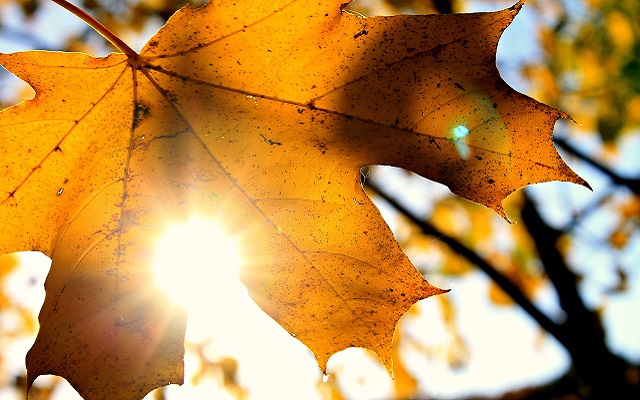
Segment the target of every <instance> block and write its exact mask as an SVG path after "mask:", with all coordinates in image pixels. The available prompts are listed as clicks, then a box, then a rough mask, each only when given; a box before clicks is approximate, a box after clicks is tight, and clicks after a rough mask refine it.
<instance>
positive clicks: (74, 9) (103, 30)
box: [52, 0, 138, 58]
mask: <svg viewBox="0 0 640 400" xmlns="http://www.w3.org/2000/svg"><path fill="white" fill-rule="evenodd" d="M52 1H53V2H54V3H56V4H57V5H59V6H60V7H63V8H64V9H66V10H67V11H69V12H70V13H72V14H73V15H75V16H76V17H78V18H80V19H81V20H83V21H84V22H86V23H87V25H89V26H90V27H92V28H93V29H94V30H95V31H96V32H98V33H99V34H101V35H102V37H104V38H105V39H107V40H108V41H109V42H110V43H111V44H112V45H114V46H115V47H116V48H117V49H118V50H120V51H121V52H123V53H124V54H126V55H127V56H129V57H130V58H131V57H132V58H137V57H138V53H136V52H135V51H134V50H133V49H132V48H131V47H129V45H127V44H126V43H125V42H123V41H122V39H120V38H119V37H118V36H117V35H116V34H115V33H113V32H111V31H110V30H109V28H107V27H106V26H104V25H102V24H101V23H100V22H98V21H97V20H96V19H95V18H93V17H92V16H91V15H89V14H87V13H86V12H85V11H84V10H82V9H81V8H79V7H78V6H75V5H73V4H71V3H69V2H68V1H67V0H52Z"/></svg>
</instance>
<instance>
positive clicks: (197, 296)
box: [155, 218, 244, 310]
mask: <svg viewBox="0 0 640 400" xmlns="http://www.w3.org/2000/svg"><path fill="white" fill-rule="evenodd" d="M241 263H242V259H241V256H240V251H239V249H238V243H236V241H235V240H233V238H231V237H229V236H228V235H227V234H226V233H225V232H224V231H223V230H222V228H221V227H220V225H219V224H217V223H216V222H215V221H211V220H206V219H202V218H192V219H190V220H189V221H187V222H186V223H183V224H177V225H173V226H170V227H169V228H168V229H167V231H166V232H165V233H164V235H163V236H162V237H161V239H160V240H159V241H158V244H157V251H156V261H155V271H156V280H157V284H158V286H159V287H160V288H161V289H163V290H164V291H165V292H166V293H167V294H168V295H169V296H170V297H171V298H172V299H173V300H174V301H175V302H177V303H180V304H182V305H184V306H185V307H186V308H187V310H193V309H198V308H199V307H201V306H202V305H203V304H209V305H211V304H219V303H217V302H218V301H229V298H230V296H233V295H234V292H237V291H238V290H243V288H244V286H242V284H241V283H240V280H239V279H238V275H237V273H238V269H239V268H240V266H241Z"/></svg>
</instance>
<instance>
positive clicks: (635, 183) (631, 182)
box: [554, 138, 640, 195]
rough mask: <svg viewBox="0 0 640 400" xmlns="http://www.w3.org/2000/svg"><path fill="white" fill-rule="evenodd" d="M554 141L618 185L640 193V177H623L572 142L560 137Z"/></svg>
mask: <svg viewBox="0 0 640 400" xmlns="http://www.w3.org/2000/svg"><path fill="white" fill-rule="evenodd" d="M554 142H555V143H556V144H557V145H558V146H559V147H561V148H562V149H563V150H564V151H566V152H567V153H569V154H571V155H573V156H575V157H578V158H579V159H580V160H582V161H584V162H586V163H587V164H589V165H591V166H592V167H594V168H596V169H597V170H598V171H600V172H602V173H603V174H605V175H607V176H608V177H609V178H611V180H612V181H613V182H614V183H615V184H617V185H621V186H626V187H628V188H629V189H631V191H632V192H633V193H635V194H637V195H640V179H629V178H625V177H622V176H620V175H618V174H617V173H615V172H614V171H612V170H611V169H609V168H608V167H606V166H605V165H604V164H601V163H600V162H599V161H596V160H594V159H593V158H591V157H589V156H588V155H586V154H584V153H583V152H581V151H580V150H578V149H576V148H575V147H573V146H572V145H571V144H569V142H567V141H566V140H564V139H560V138H554Z"/></svg>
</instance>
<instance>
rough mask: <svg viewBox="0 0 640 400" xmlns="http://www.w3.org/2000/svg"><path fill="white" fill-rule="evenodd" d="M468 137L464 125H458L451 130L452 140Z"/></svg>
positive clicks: (467, 129) (467, 131) (467, 130)
mask: <svg viewBox="0 0 640 400" xmlns="http://www.w3.org/2000/svg"><path fill="white" fill-rule="evenodd" d="M468 135H469V128H467V127H466V126H464V125H458V126H456V127H455V128H453V140H456V141H457V140H460V139H462V138H465V137H467V136H468Z"/></svg>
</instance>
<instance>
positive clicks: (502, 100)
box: [0, 0, 586, 399]
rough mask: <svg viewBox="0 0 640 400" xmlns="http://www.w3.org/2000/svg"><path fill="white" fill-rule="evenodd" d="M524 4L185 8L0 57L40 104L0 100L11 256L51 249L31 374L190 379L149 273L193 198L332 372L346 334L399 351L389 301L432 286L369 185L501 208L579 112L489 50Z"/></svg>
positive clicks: (102, 385) (550, 172)
mask: <svg viewBox="0 0 640 400" xmlns="http://www.w3.org/2000/svg"><path fill="white" fill-rule="evenodd" d="M522 3H523V2H519V3H518V4H516V5H515V6H513V7H511V8H509V9H506V10H502V11H498V12H493V13H478V14H463V15H441V16H394V17H372V18H360V17H357V16H354V15H351V14H348V13H344V12H342V8H343V6H344V5H341V1H327V0H325V1H317V2H310V1H302V0H269V1H261V0H251V1H245V2H243V3H242V4H241V5H240V4H239V3H234V2H232V1H229V0H226V1H220V2H215V3H209V4H207V5H206V6H204V7H202V8H199V9H196V8H193V7H190V6H187V7H185V8H183V9H181V10H180V11H178V12H177V13H176V14H175V15H174V16H173V17H172V18H171V19H170V20H169V21H168V22H167V24H166V25H165V27H163V28H162V29H161V30H160V31H159V32H158V33H157V34H156V35H155V36H154V37H153V38H152V39H151V40H150V41H149V43H148V44H147V45H146V47H145V48H144V49H143V50H142V51H141V53H140V54H139V55H138V54H135V53H134V52H133V51H132V50H130V49H128V48H127V47H126V45H124V44H122V43H120V45H119V47H120V48H121V49H122V50H123V51H124V53H125V54H111V55H109V56H108V57H105V58H93V57H90V56H87V55H83V54H77V53H52V52H25V53H16V54H0V64H1V65H3V66H4V67H5V68H6V69H8V70H9V71H11V72H13V73H14V74H15V75H17V76H18V77H20V78H21V79H23V80H24V81H26V82H27V83H29V84H30V85H31V86H32V87H33V88H34V89H35V91H36V96H35V98H34V99H33V100H31V101H27V102H24V103H22V104H20V105H18V106H15V107H12V108H9V109H7V110H4V111H3V112H2V114H0V129H1V131H0V136H1V137H0V140H1V143H2V147H1V150H0V155H1V156H2V157H1V158H2V162H1V164H0V169H1V171H2V177H3V179H2V182H1V183H0V196H1V197H0V199H1V201H2V203H1V205H0V224H1V225H2V226H3V228H4V229H3V231H2V233H0V235H1V236H0V253H8V252H14V251H18V250H37V251H42V252H43V253H45V254H46V255H48V256H50V257H51V258H52V267H51V272H50V274H49V276H48V277H47V281H46V283H45V288H46V292H47V294H46V299H45V303H44V305H43V308H42V310H41V313H40V317H39V318H40V323H41V328H40V331H39V333H38V337H37V339H36V342H35V344H34V346H33V348H32V349H31V350H30V352H29V354H28V356H27V367H28V382H29V385H31V384H32V383H33V381H34V380H35V378H36V377H37V376H39V375H41V374H56V375H60V376H63V377H65V378H67V380H68V381H69V382H70V383H71V384H72V385H73V386H74V387H75V388H76V389H77V390H78V391H79V392H80V394H81V395H83V396H84V397H85V398H88V399H91V398H120V399H135V398H141V397H142V396H144V394H145V393H146V392H148V391H149V390H151V389H153V388H155V387H158V386H162V385H166V384H168V383H170V382H173V383H180V382H182V357H183V354H184V347H183V339H184V325H185V317H184V311H183V310H182V309H181V308H179V307H177V306H175V305H172V304H170V303H169V302H168V301H167V300H166V299H165V297H164V296H163V294H162V293H161V292H160V291H159V290H158V289H156V288H155V287H154V285H153V284H152V283H151V282H153V279H152V271H151V268H150V261H151V259H152V258H153V249H154V240H155V239H156V238H155V235H154V233H156V232H158V231H160V230H162V228H163V227H164V225H165V224H166V221H176V220H186V219H187V218H188V217H189V215H190V214H191V213H192V212H193V211H194V210H197V211H198V213H199V214H201V215H207V216H210V217H211V218H213V219H216V220H218V221H220V223H221V224H222V225H224V228H225V230H227V231H228V232H230V233H231V234H233V235H235V236H238V237H240V238H241V243H242V244H241V246H242V250H243V257H244V259H245V263H244V265H243V267H242V270H241V272H240V273H241V279H242V281H243V283H244V284H245V285H246V286H247V288H248V289H249V293H250V295H251V296H252V298H253V299H254V300H255V301H256V303H257V304H258V305H259V306H260V307H261V308H262V309H263V310H264V311H265V312H267V313H268V314H269V315H271V316H272V317H273V318H274V319H275V320H276V321H277V322H278V323H279V324H280V325H282V326H283V327H284V328H285V329H286V330H287V331H288V332H290V333H291V334H292V335H294V336H295V337H296V338H298V339H299V340H301V341H302V342H303V343H305V344H306V345H307V346H308V347H309V348H310V349H311V350H312V351H313V353H314V354H315V356H316V359H317V361H318V364H319V366H320V368H321V369H323V370H324V369H325V366H326V362H327V360H328V358H329V357H330V356H331V355H332V354H333V353H335V352H337V351H340V350H343V349H345V348H347V347H352V346H358V347H366V348H369V349H371V350H373V351H375V352H376V353H377V354H378V355H379V356H380V358H381V360H382V361H383V363H384V364H385V365H386V366H387V368H390V366H391V342H392V338H393V333H394V329H395V325H396V323H397V321H398V320H399V318H400V317H401V316H402V315H403V314H404V313H405V312H406V311H407V310H408V308H409V307H410V306H411V305H412V304H413V303H415V302H416V301H418V300H420V299H423V298H426V297H428V296H431V295H434V294H438V293H442V292H443V290H441V289H438V288H435V287H433V286H431V285H430V284H429V283H428V282H427V281H426V280H425V279H424V278H423V277H422V276H421V275H420V274H419V273H418V271H417V270H416V269H415V268H414V267H413V266H412V264H411V262H410V261H409V260H408V258H407V257H406V255H405V254H404V253H403V252H402V250H401V248H400V246H399V245H398V244H397V242H396V241H395V239H394V238H393V235H392V233H391V232H390V230H389V228H388V227H387V225H386V224H385V222H384V220H383V219H382V217H381V216H380V213H379V212H378V210H377V209H376V208H375V206H374V205H373V203H372V202H371V201H370V199H369V198H368V197H367V196H366V194H365V193H364V191H363V188H362V186H361V183H360V177H359V170H360V168H361V167H363V166H366V165H371V164H386V165H395V166H398V167H403V168H406V169H409V170H412V171H415V172H417V173H419V174H421V175H422V176H425V177H427V178H429V179H433V180H436V181H439V182H441V183H444V184H446V185H447V186H448V187H449V188H450V189H451V190H452V191H453V192H454V193H456V194H458V195H460V196H463V197H465V198H467V199H470V200H473V201H476V202H479V203H482V204H484V205H486V206H488V207H490V208H492V209H493V210H495V211H496V212H498V213H499V214H500V215H502V216H503V217H505V214H504V211H503V209H502V206H501V201H502V200H503V199H504V197H506V196H507V195H508V194H509V193H511V192H513V191H514V190H516V189H518V188H521V187H523V186H525V185H528V184H532V183H537V182H544V181H550V180H561V181H569V182H574V183H579V184H586V183H585V182H584V181H583V180H582V179H581V178H579V177H578V176H577V175H575V174H574V173H573V172H572V171H571V170H570V169H569V168H568V167H567V166H566V165H565V164H564V162H563V161H562V160H561V158H560V157H559V155H558V154H557V153H556V151H555V148H554V147H553V144H552V141H551V132H552V129H553V125H554V123H555V121H556V120H558V119H559V118H563V117H567V115H565V114H564V113H562V112H561V111H558V110H556V109H553V108H551V107H548V106H545V105H543V104H540V103H538V102H536V101H534V100H532V99H530V98H528V97H526V96H524V95H522V94H519V93H517V92H515V91H513V90H512V89H510V88H509V87H508V86H507V85H506V83H504V82H503V81H502V80H501V79H500V77H499V74H498V71H497V69H496V67H495V50H496V46H497V42H498V39H499V37H500V35H501V33H502V31H503V30H504V29H505V28H506V27H507V26H508V25H509V24H510V22H511V21H512V20H513V18H514V17H515V15H516V14H517V11H518V10H519V9H520V7H521V6H522Z"/></svg>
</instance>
